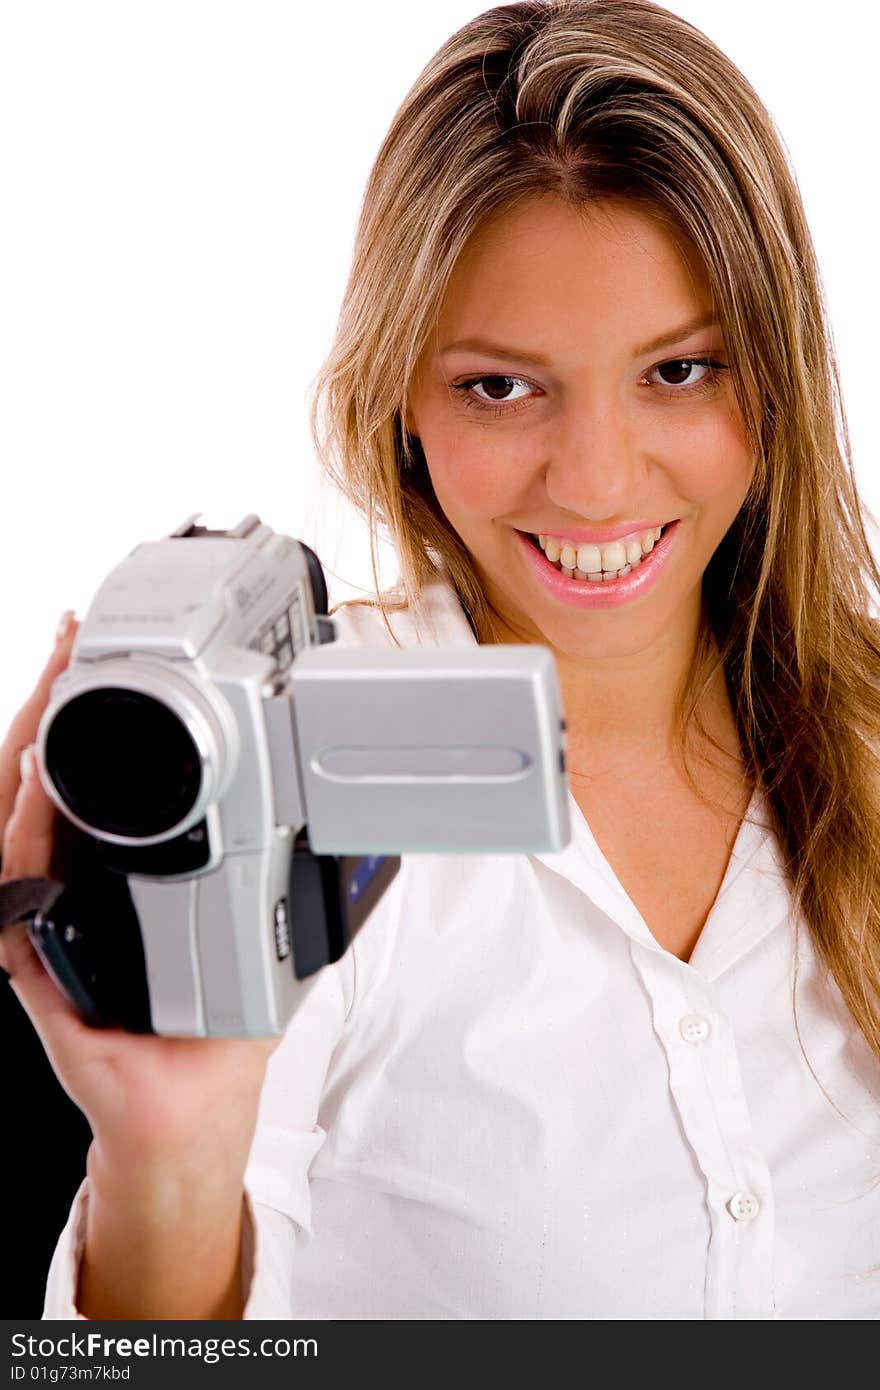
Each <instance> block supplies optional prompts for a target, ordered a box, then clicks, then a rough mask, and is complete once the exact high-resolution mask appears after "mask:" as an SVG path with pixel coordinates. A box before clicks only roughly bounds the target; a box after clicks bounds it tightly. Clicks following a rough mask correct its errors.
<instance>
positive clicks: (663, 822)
mask: <svg viewBox="0 0 880 1390" xmlns="http://www.w3.org/2000/svg"><path fill="white" fill-rule="evenodd" d="M572 791H573V794H574V797H575V800H576V801H577V803H578V805H579V806H580V809H581V811H582V812H583V814H584V817H585V819H586V821H587V824H588V825H589V827H590V830H591V831H592V833H593V836H594V837H595V840H596V843H597V844H598V846H599V848H600V849H601V851H602V853H603V854H604V855H605V858H606V859H607V860H608V863H609V864H610V866H611V868H612V869H613V871H614V873H615V874H616V876H617V878H618V880H619V882H620V883H621V884H622V886H623V888H624V890H625V891H626V893H627V895H628V897H629V898H630V899H631V900H632V902H633V903H634V904H635V906H636V907H637V908H638V910H639V912H640V913H641V915H642V917H643V918H644V920H645V923H646V925H647V926H648V929H649V930H650V932H651V934H652V935H653V936H654V938H655V939H656V940H657V941H658V942H659V943H660V945H661V946H663V947H664V948H665V949H666V950H667V951H671V952H672V953H673V954H674V955H676V956H678V957H679V958H680V959H681V960H684V961H687V960H689V959H690V955H691V952H692V951H693V949H694V947H695V946H696V944H697V939H698V937H699V935H700V932H701V931H702V928H703V925H704V923H705V921H706V918H707V917H708V916H709V912H710V911H711V908H712V904H713V903H714V901H715V899H716V897H717V896H718V890H719V888H720V887H721V883H722V881H723V879H724V874H725V871H726V869H727V865H728V862H729V860H730V854H731V850H732V849H733V845H734V842H735V840H736V837H737V833H738V831H739V827H740V824H741V821H742V818H743V815H744V814H745V811H746V808H747V806H748V800H749V793H748V789H747V788H746V786H745V783H744V782H740V783H731V782H728V783H727V784H726V785H724V786H719V787H717V788H716V789H715V792H714V794H713V797H712V804H710V805H707V804H706V802H705V801H703V800H702V799H701V798H699V797H698V796H697V795H696V793H694V792H693V791H692V790H690V789H689V788H687V787H676V786H670V787H662V786H655V787H652V788H651V789H650V791H648V792H647V794H646V793H645V791H644V789H642V790H638V789H637V790H631V791H628V792H627V791H622V790H621V789H620V787H619V786H618V787H616V788H615V789H614V791H613V793H612V792H611V789H610V788H607V789H606V791H605V793H604V794H603V793H602V791H601V790H599V789H597V788H591V789H590V791H589V794H587V793H585V792H583V791H580V790H578V789H577V788H576V787H573V788H572Z"/></svg>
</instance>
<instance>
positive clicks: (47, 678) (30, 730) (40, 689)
mask: <svg viewBox="0 0 880 1390" xmlns="http://www.w3.org/2000/svg"><path fill="white" fill-rule="evenodd" d="M78 628H79V624H78V623H77V622H76V620H75V619H73V620H72V621H71V623H70V627H69V629H68V630H67V632H66V633H65V634H64V635H63V636H62V638H61V640H60V641H59V642H57V643H56V645H55V647H54V648H53V650H52V653H51V655H50V657H49V660H48V661H47V662H46V665H45V666H44V667H43V670H42V671H41V673H40V676H39V678H38V680H37V683H36V685H35V686H34V689H33V691H32V692H31V694H30V695H29V696H28V698H27V700H26V701H25V703H24V704H23V705H22V707H21V709H20V710H19V711H18V713H17V714H16V715H15V717H14V718H13V720H12V723H11V724H10V726H9V729H8V731H7V733H6V737H5V738H4V740H3V742H2V744H0V838H2V835H3V832H4V829H5V827H6V823H7V821H8V820H9V817H10V815H11V814H12V807H13V805H14V804H15V798H16V794H17V792H18V784H19V759H20V757H21V754H22V752H23V751H24V749H25V748H27V747H28V745H29V744H32V743H33V742H34V740H35V739H36V737H37V730H38V729H39V726H40V719H41V718H42V715H43V711H44V709H45V708H46V705H47V704H48V702H49V694H50V691H51V689H52V686H53V684H54V682H55V681H56V679H57V678H58V676H60V675H61V672H62V671H64V670H65V669H66V667H67V664H68V662H69V661H70V653H71V649H72V647H73V642H74V638H75V637H76V633H77V630H78Z"/></svg>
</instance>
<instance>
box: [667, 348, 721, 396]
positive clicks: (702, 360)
mask: <svg viewBox="0 0 880 1390" xmlns="http://www.w3.org/2000/svg"><path fill="white" fill-rule="evenodd" d="M695 367H699V368H702V369H703V370H704V371H705V376H702V377H698V378H697V379H696V380H693V378H691V380H687V378H688V377H689V376H691V373H692V372H693V370H694V368H695ZM726 371H727V367H726V366H725V364H724V363H723V362H716V361H715V359H714V358H713V357H673V358H670V360H669V361H668V362H658V364H657V366H656V367H652V368H651V373H653V372H666V373H668V374H669V375H670V376H672V377H673V378H678V380H672V381H664V380H661V381H660V383H659V385H660V386H662V387H665V388H666V389H667V390H668V391H669V393H670V394H671V395H674V396H684V395H687V394H689V393H692V392H697V391H709V390H711V389H712V387H713V386H715V385H716V384H717V381H718V376H719V374H720V373H721V372H726ZM651 373H649V375H650V374H651Z"/></svg>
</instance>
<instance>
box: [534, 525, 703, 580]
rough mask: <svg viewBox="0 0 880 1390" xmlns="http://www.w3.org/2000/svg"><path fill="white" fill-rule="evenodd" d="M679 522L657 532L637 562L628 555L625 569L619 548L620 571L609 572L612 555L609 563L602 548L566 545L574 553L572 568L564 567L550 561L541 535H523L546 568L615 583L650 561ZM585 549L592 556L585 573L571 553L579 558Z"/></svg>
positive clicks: (569, 574)
mask: <svg viewBox="0 0 880 1390" xmlns="http://www.w3.org/2000/svg"><path fill="white" fill-rule="evenodd" d="M678 520H679V518H678V517H676V518H674V519H673V520H671V521H666V522H664V523H663V524H662V525H661V526H660V527H659V534H658V533H657V531H655V532H654V535H653V539H651V540H650V543H649V544H650V548H648V549H646V548H645V544H644V542H643V544H642V546H641V554H638V553H636V556H635V558H632V559H631V558H630V556H629V555H627V557H626V562H625V563H624V564H623V565H622V566H621V565H620V564H619V561H620V559H621V558H623V554H624V552H623V551H622V550H620V547H618V551H619V553H618V554H617V556H616V557H615V559H616V560H617V564H618V567H617V568H614V569H606V568H605V567H604V565H605V564H606V563H607V562H608V561H611V556H610V555H608V556H607V559H606V556H605V554H604V548H603V547H599V546H598V545H590V546H588V547H584V546H583V545H577V544H575V543H574V542H563V544H564V545H566V546H570V553H569V555H568V561H569V563H568V567H564V566H563V564H562V558H561V555H560V556H559V558H557V559H556V560H551V559H550V556H549V555H548V554H547V551H546V550H545V548H544V546H542V545H541V542H540V540H539V538H538V535H537V533H532V532H531V531H521V532H520V535H521V536H523V537H525V539H526V540H527V541H529V542H530V543H531V545H532V546H533V547H534V549H535V550H537V551H538V553H539V555H540V556H541V558H542V559H543V560H544V562H545V564H548V565H551V566H552V567H553V568H554V569H555V570H556V571H557V572H559V573H562V574H565V575H568V576H573V577H575V578H577V579H584V580H586V579H588V578H589V579H591V580H593V581H597V580H613V579H616V578H623V577H624V576H625V575H627V574H629V573H630V571H631V570H633V569H637V568H638V567H639V566H640V565H642V564H643V563H644V562H645V561H646V560H648V559H649V557H650V556H651V555H652V553H653V551H654V549H655V548H656V547H658V546H659V545H660V543H661V541H662V540H663V537H664V536H665V535H666V532H667V531H668V530H669V528H670V527H672V526H675V524H676V522H677V521H678ZM643 534H645V533H643ZM545 539H546V537H545ZM611 544H613V542H607V543H606V546H610V545H611ZM559 545H560V542H558V541H557V542H556V550H557V551H559ZM585 548H586V549H587V550H588V552H589V553H588V555H587V557H586V560H587V563H588V565H589V570H588V571H586V570H581V569H579V568H578V565H577V558H572V553H571V552H573V554H574V556H575V557H577V556H578V552H581V553H582V552H583V550H584V549H585ZM630 549H631V546H630ZM563 553H564V552H563ZM581 557H582V558H584V557H583V555H581ZM612 563H614V561H612Z"/></svg>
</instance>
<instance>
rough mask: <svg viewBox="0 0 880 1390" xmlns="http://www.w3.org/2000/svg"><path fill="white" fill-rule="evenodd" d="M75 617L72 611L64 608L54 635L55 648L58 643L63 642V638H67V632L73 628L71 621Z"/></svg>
mask: <svg viewBox="0 0 880 1390" xmlns="http://www.w3.org/2000/svg"><path fill="white" fill-rule="evenodd" d="M75 617H76V613H75V612H74V611H73V609H72V608H65V610H64V612H63V613H62V614H61V621H60V622H59V624H58V629H57V631H56V633H55V645H56V646H57V645H58V644H59V642H63V641H64V639H65V637H66V636H67V634H68V632H69V631H70V629H71V627H72V626H73V620H74V618H75Z"/></svg>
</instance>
